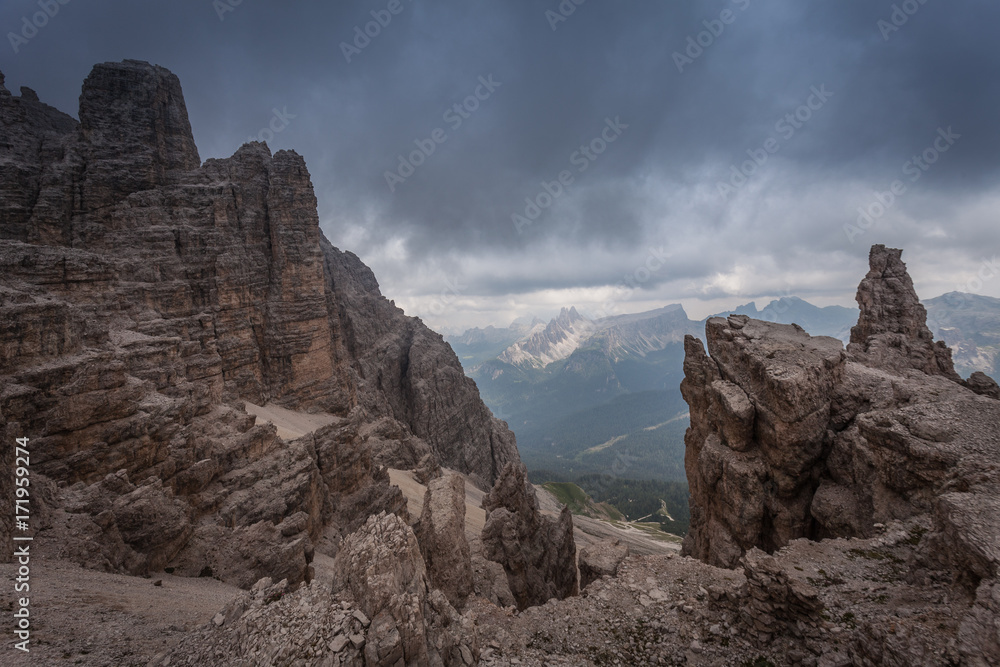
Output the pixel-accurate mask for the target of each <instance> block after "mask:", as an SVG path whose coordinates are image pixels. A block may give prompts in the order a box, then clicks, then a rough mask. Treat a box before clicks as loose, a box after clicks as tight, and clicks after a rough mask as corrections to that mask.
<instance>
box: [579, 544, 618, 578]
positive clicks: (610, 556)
mask: <svg viewBox="0 0 1000 667" xmlns="http://www.w3.org/2000/svg"><path fill="white" fill-rule="evenodd" d="M627 556H628V545H627V544H622V543H621V540H602V541H600V542H597V543H596V544H592V545H590V546H587V547H584V548H582V549H580V589H581V590H583V589H584V588H586V587H587V586H588V585H590V583H591V582H593V581H596V580H598V579H600V578H601V577H604V576H608V577H613V576H615V575H617V574H618V566H619V565H621V562H622V561H623V560H625V558H626V557H627Z"/></svg>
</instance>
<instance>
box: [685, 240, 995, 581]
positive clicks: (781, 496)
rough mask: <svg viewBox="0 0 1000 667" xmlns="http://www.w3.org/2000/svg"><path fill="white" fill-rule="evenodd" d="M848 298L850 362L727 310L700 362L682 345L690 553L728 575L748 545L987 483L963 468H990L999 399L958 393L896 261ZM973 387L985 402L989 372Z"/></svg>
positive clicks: (893, 257)
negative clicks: (854, 303) (852, 305)
mask: <svg viewBox="0 0 1000 667" xmlns="http://www.w3.org/2000/svg"><path fill="white" fill-rule="evenodd" d="M858 303H859V304H860V306H861V316H860V319H859V323H858V325H857V326H856V327H855V328H854V329H853V333H852V343H851V344H850V345H849V346H848V350H847V351H846V352H845V351H844V350H843V349H842V348H841V345H840V343H839V341H837V340H835V339H832V338H825V337H811V336H809V335H808V334H807V333H805V332H804V331H802V330H801V328H798V327H796V326H795V325H791V326H786V325H776V324H769V323H765V322H760V321H757V320H750V319H749V318H747V317H745V316H739V315H733V316H730V317H729V318H728V319H722V318H714V319H711V320H709V321H708V323H707V324H706V338H707V341H708V349H709V352H710V354H711V356H708V355H706V354H705V352H704V349H703V348H702V346H701V344H700V342H698V341H697V340H695V339H693V338H689V339H688V340H687V341H686V352H687V355H686V359H685V379H684V381H683V383H682V385H681V390H682V393H683V394H684V397H685V399H686V400H687V401H688V403H689V405H690V406H691V427H690V429H689V430H688V433H687V435H686V437H685V442H686V444H687V452H686V460H685V465H686V467H687V473H688V479H689V482H690V484H691V494H692V527H691V532H690V533H689V535H688V538H687V540H686V542H685V550H686V552H687V553H690V554H692V555H694V556H697V557H698V558H701V559H703V560H706V561H708V562H712V563H714V564H717V565H722V566H726V567H732V566H734V565H735V564H736V563H737V561H738V560H739V558H740V557H741V556H742V555H743V553H745V552H746V551H747V550H749V549H751V548H753V547H758V548H761V549H764V550H765V551H768V552H773V551H774V550H775V549H777V548H779V547H781V546H783V545H784V544H787V543H788V542H789V541H790V540H792V539H795V538H799V537H809V538H822V537H831V536H870V535H872V534H873V528H872V526H873V525H874V524H876V523H884V522H886V521H889V520H891V519H906V518H909V517H912V516H915V515H917V514H921V513H929V512H932V511H934V509H935V505H936V504H937V503H940V502H943V500H942V499H943V498H945V497H946V496H945V493H946V492H947V491H948V490H950V489H953V488H955V487H959V488H964V489H968V488H970V487H972V486H975V487H978V488H980V489H982V490H984V492H985V490H989V489H992V488H993V485H994V484H995V483H996V481H997V480H996V479H994V476H993V475H991V474H984V473H982V472H979V473H976V474H973V470H976V469H977V468H979V469H983V468H984V469H986V470H989V469H991V468H992V467H994V466H995V464H996V458H997V457H996V454H995V453H991V449H992V448H993V447H995V443H996V442H997V438H998V436H997V431H994V430H991V426H989V425H992V424H994V423H996V420H997V419H1000V405H997V404H996V402H995V401H992V400H990V399H988V398H986V397H984V396H978V395H976V393H975V392H973V391H969V390H968V389H966V388H963V385H966V384H967V383H965V382H962V381H961V379H960V378H958V377H957V375H955V373H954V371H953V370H952V368H951V365H950V359H949V357H948V355H947V348H943V347H942V346H940V345H938V344H936V343H934V342H933V340H932V339H931V336H930V332H929V330H928V329H927V327H926V324H925V321H924V318H925V311H924V309H923V306H921V305H920V303H919V301H918V300H917V297H916V293H915V292H914V291H913V284H912V282H911V281H910V278H909V276H908V275H907V273H906V269H905V266H904V265H903V264H902V262H901V261H900V251H898V250H892V249H886V248H885V247H883V246H875V247H874V248H873V249H872V253H871V271H870V272H869V274H868V276H867V277H866V278H865V279H864V280H863V281H862V283H861V286H860V287H859V290H858ZM942 350H944V351H942ZM974 384H976V386H977V387H981V388H984V389H983V390H982V391H981V393H983V394H988V387H989V386H990V383H989V380H988V378H986V379H983V378H976V379H975V381H974ZM990 492H991V493H992V491H990Z"/></svg>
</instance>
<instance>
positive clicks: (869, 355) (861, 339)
mask: <svg viewBox="0 0 1000 667" xmlns="http://www.w3.org/2000/svg"><path fill="white" fill-rule="evenodd" d="M902 254H903V251H902V250H899V249H896V248H886V247H885V246H884V245H874V246H872V249H871V253H870V254H869V257H868V263H869V265H870V267H871V268H870V270H869V271H868V275H866V276H865V278H864V280H862V281H861V284H860V285H858V295H857V301H858V306H860V308H861V315H860V317H858V323H857V325H856V326H854V327H853V328H852V329H851V342H850V344H849V345H848V346H847V350H848V352H850V353H851V354H852V355H854V357H855V358H856V359H858V360H862V361H864V363H865V364H866V365H868V366H871V367H873V368H884V369H888V370H891V371H897V372H898V371H899V370H901V369H903V368H907V367H909V368H916V369H917V370H920V371H923V372H924V373H927V374H928V375H943V376H945V377H948V378H951V379H953V380H956V381H958V380H960V379H961V378H960V377H959V375H958V373H956V372H955V368H954V366H953V364H952V361H951V350H950V349H949V348H948V346H947V345H945V343H944V342H943V341H936V342H935V341H934V335H933V334H932V333H931V330H930V329H929V328H928V327H927V309H926V308H924V306H923V304H921V303H920V299H919V298H918V297H917V292H916V290H914V289H913V281H912V280H911V279H910V274H909V273H907V271H906V265H905V264H904V263H903V260H902V259H901V258H902Z"/></svg>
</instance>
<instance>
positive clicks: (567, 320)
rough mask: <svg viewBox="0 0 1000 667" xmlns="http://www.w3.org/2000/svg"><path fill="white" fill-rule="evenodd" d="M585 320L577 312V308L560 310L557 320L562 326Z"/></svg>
mask: <svg viewBox="0 0 1000 667" xmlns="http://www.w3.org/2000/svg"><path fill="white" fill-rule="evenodd" d="M583 319H584V318H583V316H582V315H580V313H579V312H577V310H576V306H571V307H570V308H563V309H562V310H560V311H559V317H557V318H556V321H557V322H559V323H561V324H572V323H573V322H579V321H581V320H583Z"/></svg>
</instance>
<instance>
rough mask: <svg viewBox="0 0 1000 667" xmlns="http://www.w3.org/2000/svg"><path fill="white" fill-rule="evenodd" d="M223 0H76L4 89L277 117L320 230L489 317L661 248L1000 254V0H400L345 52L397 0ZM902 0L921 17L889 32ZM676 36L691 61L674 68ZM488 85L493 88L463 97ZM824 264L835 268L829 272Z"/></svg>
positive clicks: (751, 279)
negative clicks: (145, 64) (129, 76)
mask: <svg viewBox="0 0 1000 667" xmlns="http://www.w3.org/2000/svg"><path fill="white" fill-rule="evenodd" d="M227 2H231V0H219V2H212V1H211V0H182V1H178V2H172V3H156V2H125V1H124V0H120V1H112V0H106V1H104V2H90V3H85V2H70V3H69V4H66V5H60V6H59V13H58V15H56V16H54V17H52V18H51V19H49V21H48V25H46V26H45V27H44V28H42V29H40V30H39V31H38V34H37V35H36V36H34V37H32V38H31V39H30V40H29V41H28V43H27V44H22V45H21V47H20V49H19V52H18V53H16V54H15V53H14V52H13V49H12V48H11V47H10V44H9V43H7V44H4V45H3V46H0V69H2V71H3V72H4V73H5V74H6V76H7V84H8V87H9V88H12V89H14V90H16V87H17V86H19V85H28V86H31V87H32V88H35V89H36V90H37V91H38V92H39V94H40V96H41V98H42V99H43V100H44V101H46V102H48V103H50V104H53V105H54V106H57V107H59V108H61V109H64V110H66V111H68V112H71V113H75V109H76V105H77V98H78V95H79V89H80V83H81V82H82V80H83V78H84V77H85V76H86V74H87V73H88V71H89V69H90V66H91V65H92V64H93V63H96V62H101V61H107V60H121V59H123V58H139V59H144V60H149V61H151V62H156V63H158V64H161V65H164V66H166V67H168V68H170V69H171V70H173V71H174V72H175V73H176V74H177V75H178V76H179V77H180V78H181V81H182V83H183V85H184V92H185V97H186V100H187V104H188V108H189V111H190V115H191V120H192V126H193V127H194V131H195V138H196V140H197V142H198V145H199V149H200V151H201V154H202V157H203V158H207V157H223V156H226V155H229V154H231V153H232V152H234V151H235V150H236V148H237V147H238V146H239V145H240V144H241V143H242V142H244V141H246V140H247V139H248V138H249V137H256V136H260V133H261V131H262V130H264V129H265V128H267V127H268V123H269V122H270V121H271V119H272V117H273V115H274V113H275V112H276V111H277V112H278V113H280V114H282V115H283V116H285V117H286V118H287V119H288V124H287V127H285V128H284V129H283V130H282V131H281V132H279V133H277V134H275V135H274V136H269V135H267V134H266V133H265V138H267V139H268V140H269V144H270V145H271V147H272V149H280V148H293V149H295V150H297V151H299V152H300V153H302V154H303V155H304V156H305V157H306V160H307V163H308V164H309V167H310V170H311V172H312V175H313V182H314V185H315V187H316V191H317V195H318V197H319V201H320V214H321V219H322V222H323V226H324V229H325V231H326V233H327V234H328V235H329V236H330V237H331V240H333V241H334V242H335V243H338V244H340V245H346V246H348V247H351V249H353V250H355V251H357V252H358V253H359V254H360V255H361V256H362V257H363V258H364V259H366V260H367V261H369V262H370V263H371V264H372V265H373V268H375V270H376V272H377V273H378V274H379V276H380V280H381V282H382V284H383V287H384V289H385V291H386V292H387V293H389V294H390V295H399V296H400V297H401V298H402V299H403V300H404V301H405V300H406V299H409V300H410V301H409V303H408V304H407V305H408V307H410V308H411V309H415V310H416V311H417V312H419V311H420V310H421V308H423V307H424V306H425V305H426V299H429V298H432V297H434V295H436V294H438V293H439V292H440V290H441V284H442V281H444V280H446V279H447V276H448V275H449V274H451V275H455V274H456V272H461V273H462V275H463V276H469V277H468V279H467V281H466V282H467V286H466V287H465V288H464V291H463V297H464V298H466V299H468V300H469V301H468V303H466V305H465V307H466V308H467V310H468V311H469V312H475V313H476V316H477V317H480V316H482V313H485V312H489V305H488V304H489V303H490V302H491V301H490V300H497V299H502V298H506V299H507V302H506V303H505V305H504V306H503V308H500V307H499V306H498V307H497V310H498V311H499V310H504V309H506V310H504V312H511V311H512V310H516V307H515V306H512V305H511V303H514V304H515V305H516V304H517V303H521V304H522V305H523V306H524V307H525V308H527V307H529V306H530V305H531V304H534V303H538V301H537V299H536V297H534V296H532V294H534V293H542V292H545V293H550V294H554V295H555V296H552V297H551V298H553V299H557V298H559V296H558V295H559V294H560V293H561V294H563V296H564V297H565V298H567V299H569V298H586V294H587V292H586V290H591V292H593V291H594V290H598V289H599V288H601V287H602V286H607V285H613V284H614V283H615V281H616V280H618V279H620V276H621V275H622V274H623V273H627V272H628V271H629V270H630V269H631V268H634V267H635V266H636V265H638V264H641V262H642V261H643V260H644V258H645V257H646V254H647V253H648V251H649V249H650V248H660V247H662V248H666V249H668V250H669V251H670V252H672V253H673V257H674V259H673V260H672V261H671V264H670V266H669V267H667V268H665V269H664V270H663V271H662V272H661V273H660V274H658V275H656V276H653V277H652V278H651V279H650V280H649V281H648V282H646V283H644V284H643V286H642V287H643V288H644V289H643V290H640V292H643V294H644V296H649V295H650V294H653V295H654V297H655V298H660V299H662V300H672V299H673V298H697V297H699V295H700V296H702V297H705V298H714V297H720V298H721V297H724V296H725V295H726V294H727V293H728V294H731V295H732V296H733V297H734V298H738V297H740V296H747V295H755V294H767V293H768V290H772V291H771V292H770V293H772V294H774V293H776V292H775V291H773V290H776V289H777V283H791V284H798V285H799V286H800V287H801V289H802V290H803V291H808V290H811V291H812V293H815V294H833V293H843V294H848V293H849V292H850V290H851V289H852V287H853V283H856V278H857V277H859V276H855V277H854V278H853V279H850V276H849V275H847V276H846V277H847V278H849V281H848V284H840V281H842V280H844V278H845V274H851V272H854V273H856V272H857V271H856V270H862V271H863V267H864V257H865V255H866V252H867V246H868V244H869V243H870V242H880V241H887V242H888V241H891V242H893V243H897V244H901V245H904V246H905V247H906V248H907V251H908V255H909V256H911V257H921V258H926V259H927V260H928V261H930V262H932V263H933V268H932V269H931V270H932V271H933V272H936V274H935V275H940V276H946V275H947V276H951V275H953V274H954V275H959V274H961V273H962V272H963V271H965V270H966V269H967V267H968V266H969V265H970V264H974V263H975V262H976V261H978V260H977V257H978V255H981V254H983V253H984V252H987V253H988V252H990V251H989V250H985V249H988V248H996V246H997V245H998V244H997V240H998V239H997V234H996V232H995V226H993V227H991V226H990V223H989V221H988V216H987V215H986V214H985V213H983V211H984V210H986V209H988V203H989V202H993V201H995V199H996V197H995V194H996V177H997V173H998V169H997V167H998V156H1000V133H998V132H997V131H996V130H995V123H996V118H997V115H998V111H1000V46H998V45H997V41H996V40H995V38H994V33H995V27H996V25H997V24H998V21H1000V6H998V5H997V4H996V3H993V2H990V1H989V0H955V1H953V2H944V1H943V0H925V1H924V2H920V0H907V2H898V1H897V2H890V1H889V0H876V1H874V2H873V1H871V0H816V1H815V2H810V3H802V2H797V1H793V0H774V1H768V2H764V1H763V0H712V1H704V2H691V3H664V2H655V1H653V0H637V1H634V2H625V1H624V0H618V1H613V0H608V1H606V2H599V1H598V0H589V1H588V2H584V3H583V4H581V5H579V6H576V9H575V11H574V12H573V13H572V15H570V16H567V17H565V18H566V20H564V21H560V22H558V23H557V24H556V25H555V30H553V28H552V24H551V23H550V17H551V16H552V15H551V14H550V15H549V16H547V15H546V11H552V12H558V11H559V7H560V6H562V7H564V8H565V7H568V6H571V5H572V2H571V1H570V0H566V1H565V2H562V3H560V2H558V1H557V0H544V1H542V2H538V1H537V0H518V1H513V2H504V3H487V2H483V1H481V0H480V1H475V0H474V1H472V2H455V3H431V2H417V1H414V0H399V3H400V4H399V5H398V8H399V9H400V12H399V13H398V14H395V15H392V17H391V22H390V23H389V24H388V25H386V26H384V27H382V28H380V34H379V35H378V36H376V37H373V38H371V39H370V42H369V43H368V44H366V45H363V48H361V49H359V50H358V51H356V52H353V53H352V54H351V62H347V59H346V58H345V56H344V54H343V52H342V46H341V43H342V42H348V43H349V42H352V41H353V39H354V36H355V30H356V28H360V29H361V30H364V28H365V24H367V23H369V22H371V21H372V20H374V19H373V16H372V15H371V13H372V12H373V11H374V12H376V13H377V15H378V16H381V17H382V18H383V19H384V17H385V16H386V14H385V13H384V10H386V9H387V8H388V7H389V5H390V2H389V0H370V1H368V2H360V1H351V2H337V3H321V2H318V1H314V2H305V1H300V2H294V3H277V2H264V1H262V0H244V1H243V2H241V3H240V4H239V5H237V6H233V7H232V10H233V11H226V12H224V13H223V14H222V19H220V17H219V14H218V12H217V9H218V8H219V6H220V3H227ZM223 6H225V5H223ZM574 6H575V5H574ZM894 6H895V7H901V8H906V9H910V10H914V9H915V12H913V13H912V15H906V17H905V18H906V21H905V23H904V24H902V25H900V26H898V27H899V29H898V30H891V32H890V31H889V29H888V28H886V26H887V25H892V21H893V19H894V17H893V12H894ZM37 11H39V6H38V3H37V0H36V1H34V2H32V1H28V0H12V1H10V2H6V3H4V4H3V5H2V6H0V29H2V30H3V31H4V33H5V34H6V33H8V32H11V31H13V32H17V31H19V30H20V27H21V24H22V17H24V16H28V17H30V16H31V15H33V14H34V13H35V12H37ZM724 12H728V13H724ZM901 16H902V15H900V14H899V13H898V12H897V13H896V16H895V19H896V22H897V23H902V20H901ZM720 19H725V20H726V21H727V22H726V23H723V22H722V21H721V20H720ZM879 21H887V22H889V23H882V24H880V23H879ZM706 23H707V24H706ZM892 27H893V28H895V27H897V26H895V25H892ZM712 30H714V31H716V32H720V33H721V34H718V35H709V32H706V31H712ZM886 36H887V37H888V38H887V39H886ZM689 38H692V39H693V40H694V41H695V43H697V41H698V40H699V39H700V40H701V41H702V44H703V45H705V44H707V45H706V46H702V47H698V46H690V42H689ZM5 41H7V40H5ZM709 42H711V43H709ZM362 44H363V42H362ZM689 47H690V50H688V49H689ZM699 49H701V51H699ZM677 53H681V54H684V53H687V54H688V55H689V56H690V58H691V59H690V60H689V61H687V62H682V63H681V64H682V66H683V72H680V71H678V59H677V57H676V54H677ZM480 77H484V78H486V79H488V80H490V81H495V82H498V83H499V86H498V87H494V88H493V89H492V90H491V92H490V93H489V96H488V98H487V99H480V100H475V99H474V97H473V98H470V97H469V96H470V95H471V96H475V94H476V91H477V87H480V88H479V90H480V92H481V93H482V91H483V89H482V88H481V85H482V84H481V83H480ZM823 86H825V87H826V88H825V89H828V90H829V91H832V93H833V95H832V97H830V98H829V99H828V100H826V101H825V102H824V103H823V104H822V105H821V107H820V108H817V109H813V110H809V113H808V116H809V119H808V120H807V121H805V122H803V123H801V124H800V125H797V126H796V127H795V132H794V133H793V135H792V136H790V137H786V136H783V135H782V132H781V131H779V129H778V123H779V122H780V121H781V120H782V119H783V118H785V116H786V115H787V114H790V113H791V114H795V113H796V111H797V110H798V109H800V108H801V105H803V104H805V103H806V102H807V100H808V99H809V96H810V95H811V94H813V93H812V91H813V90H815V89H816V88H817V87H823ZM467 99H473V106H478V108H476V109H475V110H474V111H466V112H465V113H464V114H463V116H462V117H461V124H460V125H456V124H455V123H456V121H455V119H456V115H455V113H454V112H452V113H451V115H447V114H446V112H447V111H448V110H449V109H451V108H452V107H453V105H455V104H462V103H463V101H464V100H467ZM793 117H794V116H793ZM607 119H611V120H614V119H619V120H620V122H621V123H624V124H627V125H628V128H627V129H626V130H624V131H623V132H622V134H621V136H620V137H618V138H617V139H616V141H614V142H613V143H610V144H608V145H607V147H606V150H604V152H603V153H601V154H600V155H599V156H595V157H596V159H594V160H593V161H591V160H589V159H588V160H587V161H586V163H587V169H586V171H583V172H580V171H579V166H580V164H582V163H580V162H579V161H578V160H579V154H578V153H577V151H579V150H580V148H581V147H582V146H586V145H588V144H589V143H590V142H591V141H593V140H595V139H597V138H598V137H600V136H601V132H602V130H603V128H604V127H605V123H606V120H607ZM948 127H951V128H953V130H954V131H955V132H956V133H959V134H961V137H962V138H961V139H960V140H959V141H958V142H957V143H956V144H955V145H954V146H953V147H951V148H950V149H949V151H948V152H947V153H946V154H942V155H941V156H940V159H939V160H938V162H937V163H936V164H935V165H933V166H932V167H931V168H929V169H928V170H927V171H926V172H922V173H921V178H920V179H919V181H917V182H913V183H908V188H909V189H908V191H907V193H906V195H904V196H902V197H900V198H899V199H898V201H897V202H895V203H894V205H893V206H891V207H890V210H889V211H888V212H887V213H886V215H885V217H884V218H882V219H880V220H879V221H878V224H876V225H875V226H874V227H872V228H871V229H867V230H865V233H864V234H863V235H861V236H859V237H857V238H855V239H854V240H853V242H852V240H851V238H849V235H848V234H845V230H844V225H845V224H850V223H851V222H852V221H854V219H855V218H856V217H857V213H856V209H857V207H859V206H867V205H868V204H869V203H870V202H871V201H872V198H873V196H874V192H875V191H880V190H884V189H886V188H888V187H889V185H890V184H891V183H892V181H893V180H896V179H901V178H903V177H904V176H903V174H904V172H903V169H904V164H905V163H906V162H907V161H908V160H910V159H911V157H913V156H914V155H919V154H920V153H921V152H922V151H923V150H924V149H925V148H927V147H929V146H931V145H933V142H934V140H935V137H936V136H937V131H938V129H939V128H948ZM439 128H440V129H441V130H443V132H444V135H445V136H446V137H447V139H446V141H444V142H443V143H439V144H435V145H434V153H433V154H432V155H429V156H427V157H426V158H425V159H424V160H423V164H421V165H420V166H419V167H417V168H416V169H415V170H414V172H413V174H412V175H409V176H407V177H406V178H405V181H404V182H402V183H398V182H397V183H396V184H395V191H394V192H391V191H390V188H389V187H388V185H387V183H386V177H385V172H386V171H394V170H396V169H397V166H398V163H399V157H398V156H400V155H403V156H404V157H405V156H409V154H410V153H411V152H412V151H413V150H416V149H417V145H416V144H415V143H414V142H422V144H423V145H424V146H427V145H428V144H427V141H428V140H429V138H430V137H432V133H434V131H435V130H436V129H439ZM786 128H787V126H786ZM439 136H441V135H439ZM770 138H776V139H779V140H780V141H779V144H780V149H779V151H778V153H777V155H773V156H769V159H768V161H767V163H765V164H764V165H762V166H760V167H759V168H758V169H757V170H756V173H754V174H753V175H752V176H751V177H750V178H749V179H748V180H747V183H746V184H745V185H743V186H741V187H739V188H738V190H737V191H736V192H734V193H732V195H731V196H730V197H728V199H726V200H725V201H723V199H722V198H721V197H720V196H719V193H718V187H717V184H718V182H719V181H720V180H725V179H728V178H729V177H730V176H731V173H732V172H731V167H732V166H733V165H736V166H737V168H739V166H740V165H742V164H743V163H744V162H745V161H746V160H747V159H749V158H750V154H748V153H747V151H751V154H752V153H754V152H756V154H758V155H759V154H760V152H759V151H760V149H761V148H762V146H764V145H765V142H766V141H767V140H768V139H770ZM574 156H576V158H577V162H574ZM563 170H570V171H571V173H572V176H573V182H572V184H571V185H569V186H568V187H565V188H563V189H562V192H561V194H560V195H559V196H557V197H556V198H555V201H554V203H553V205H552V206H551V207H549V208H546V209H545V210H543V211H541V214H540V215H539V217H538V219H537V220H535V221H534V223H533V224H531V225H529V226H527V227H524V228H523V229H522V231H521V233H518V231H517V229H516V228H515V226H514V225H513V224H512V222H511V215H512V214H514V213H520V214H524V212H525V207H526V202H525V198H530V199H535V200H536V201H537V197H538V196H539V195H540V194H541V193H543V192H544V191H545V189H544V188H545V185H544V184H545V183H548V184H552V183H553V182H555V181H557V180H558V178H559V174H560V172H562V171H563ZM542 201H545V198H544V196H543V197H542ZM938 228H940V233H938V231H935V230H937V229H938ZM934 248H947V249H948V252H947V253H943V254H939V255H935V254H934V252H933V249H934ZM828 258H840V259H839V263H838V264H837V265H836V266H834V265H829V266H828V268H827V269H826V271H823V270H821V269H822V267H823V266H824V264H827V263H828V262H829V259H828ZM795 272H799V275H800V276H805V277H800V278H799V279H796V277H795ZM778 274H780V277H779V276H778ZM824 276H825V277H824ZM934 280H937V282H934ZM934 280H931V282H934V284H935V285H936V284H937V283H942V284H943V282H946V281H947V280H951V278H941V279H939V280H938V279H934ZM834 281H837V283H835V282H834ZM952 282H954V281H952ZM998 282H1000V281H998ZM990 289H992V290H993V292H994V293H1000V287H996V286H992V287H989V286H988V287H987V288H984V291H989V290H990ZM574 290H577V291H574ZM580 290H583V292H581V291H580ZM657 290H659V291H657ZM838 290H839V292H838ZM727 291H728V292H727ZM803 295H804V296H807V294H805V293H804V294H803ZM476 297H480V298H481V300H480V301H479V302H476V303H472V300H473V299H475V298H476ZM546 298H549V297H546ZM651 298H653V297H651ZM421 299H424V300H423V301H422V300H421ZM452 316H453V318H454V319H455V320H456V321H458V320H460V319H461V317H459V315H458V314H456V313H454V312H453V313H452ZM439 319H440V321H439V322H437V324H445V323H447V321H448V317H447V316H442V317H441V318H439ZM433 323H435V322H433V321H432V324H433Z"/></svg>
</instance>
